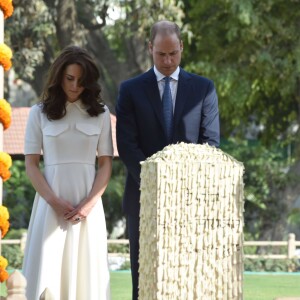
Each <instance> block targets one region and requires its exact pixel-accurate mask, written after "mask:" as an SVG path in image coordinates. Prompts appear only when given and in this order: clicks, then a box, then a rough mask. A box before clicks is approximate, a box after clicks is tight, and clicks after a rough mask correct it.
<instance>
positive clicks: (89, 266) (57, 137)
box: [23, 100, 113, 300]
mask: <svg viewBox="0 0 300 300" xmlns="http://www.w3.org/2000/svg"><path fill="white" fill-rule="evenodd" d="M66 110H67V114H66V116H64V117H63V118H62V119H60V120H55V121H49V120H48V119H47V116H46V115H45V114H43V113H42V112H41V106H40V105H34V106H33V107H32V108H31V110H30V114H29V118H28V122H27V128H26V134H25V155H26V154H40V153H41V151H42V153H43V156H44V170H43V172H44V176H45V178H46V180H47V182H48V184H49V185H50V186H51V188H52V189H53V191H54V192H55V193H56V195H57V196H59V197H61V198H63V199H66V200H68V201H70V202H71V203H72V204H73V205H74V206H75V205H77V204H78V203H79V202H80V201H81V200H83V199H85V197H86V196H87V195H88V194H89V192H90V190H91V188H92V185H93V182H94V178H95V175H96V169H95V160H96V155H97V156H104V155H105V156H107V155H108V156H112V155H113V147H112V136H111V123H110V113H109V110H108V108H107V107H105V112H104V113H101V114H99V116H97V117H90V116H89V115H88V113H87V112H86V110H85V108H84V105H83V103H82V102H81V101H80V100H78V101H76V102H74V103H69V102H68V103H67V105H66ZM23 274H24V276H25V277H26V279H27V299H28V300H38V299H39V297H40V295H41V293H42V292H43V291H44V290H45V288H49V289H50V291H51V293H52V294H53V296H54V299H55V300H100V299H101V300H102V299H110V288H109V269H108V261H107V236H106V224H105V217H104V211H103V205H102V201H101V199H99V201H98V202H97V204H96V205H95V206H94V208H93V210H92V211H91V213H90V214H89V215H88V217H87V218H86V219H85V220H83V221H81V222H79V223H77V224H75V225H73V224H72V223H71V222H68V221H65V220H64V219H63V217H59V216H57V214H56V213H55V212H54V210H53V209H52V208H51V206H50V205H49V204H48V203H47V202H46V201H45V200H44V199H43V198H41V197H40V196H39V195H38V194H36V197H35V199H34V204H33V208H32V214H31V219H30V224H29V228H28V237H27V243H26V249H25V257H24V262H23Z"/></svg>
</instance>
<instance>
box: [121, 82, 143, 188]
mask: <svg viewBox="0 0 300 300" xmlns="http://www.w3.org/2000/svg"><path fill="white" fill-rule="evenodd" d="M130 92H131V91H130V89H129V88H128V87H127V86H126V84H125V83H123V84H121V86H120V90H119V96H118V101H117V106H116V116H117V125H116V136H117V147H118V153H119V156H120V158H121V160H122V161H123V162H124V164H125V165H126V167H127V170H128V172H129V174H130V175H131V176H132V177H133V178H134V180H135V181H136V182H137V184H140V172H141V165H140V162H141V161H144V160H145V159H146V156H145V155H144V154H143V152H142V150H141V149H140V147H139V142H138V135H139V131H140V130H141V128H138V126H137V120H136V117H135V114H136V111H135V107H134V104H133V99H132V96H131V94H130ZM141 134H142V133H141Z"/></svg>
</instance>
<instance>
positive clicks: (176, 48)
mask: <svg viewBox="0 0 300 300" xmlns="http://www.w3.org/2000/svg"><path fill="white" fill-rule="evenodd" d="M182 49H183V44H182V41H180V40H179V39H178V37H177V35H176V34H175V33H174V34H171V35H161V34H157V35H156V36H155V39H154V41H153V44H152V43H151V42H150V43H149V52H150V54H151V55H152V58H153V63H154V65H155V66H156V68H157V70H158V71H159V72H160V73H162V74H163V75H165V76H170V75H171V74H172V73H173V72H174V71H175V70H176V68H177V67H178V66H179V64H180V61H181V52H182Z"/></svg>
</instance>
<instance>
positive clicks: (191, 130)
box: [116, 68, 220, 215]
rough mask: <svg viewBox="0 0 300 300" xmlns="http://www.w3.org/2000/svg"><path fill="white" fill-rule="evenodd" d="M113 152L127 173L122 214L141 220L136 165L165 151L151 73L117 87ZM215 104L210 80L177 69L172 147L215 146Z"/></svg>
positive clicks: (217, 132)
mask: <svg viewBox="0 0 300 300" xmlns="http://www.w3.org/2000/svg"><path fill="white" fill-rule="evenodd" d="M116 115H117V127H116V131H117V146H118V152H119V156H120V158H121V160H122V161H123V162H124V164H125V165H126V168H127V171H128V173H127V178H126V185H125V192H124V198H123V210H124V212H125V213H126V214H131V215H135V214H139V209H140V203H139V198H140V191H139V184H140V171H141V166H140V162H141V161H144V160H145V159H146V158H147V157H149V156H151V155H152V154H154V153H156V152H157V151H160V150H162V149H163V148H164V147H165V146H167V138H166V135H165V128H164V122H163V111H162V101H161V98H160V95H159V89H158V84H157V79H156V76H155V73H154V71H153V68H152V69H150V70H149V71H148V72H146V73H144V74H142V75H140V76H138V77H135V78H132V79H129V80H127V81H124V82H123V83H122V84H121V85H120V89H119V97H118V102H117V106H116ZM219 140H220V134H219V110H218V98H217V94H216V90H215V87H214V84H213V82H212V81H211V80H209V79H207V78H204V77H201V76H198V75H195V74H192V73H188V72H186V71H184V70H183V69H180V73H179V79H178V87H177V96H176V103H175V111H174V131H173V143H177V142H186V143H195V144H197V143H200V144H203V143H208V144H209V145H213V146H219Z"/></svg>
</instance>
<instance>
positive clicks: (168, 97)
mask: <svg viewBox="0 0 300 300" xmlns="http://www.w3.org/2000/svg"><path fill="white" fill-rule="evenodd" d="M164 81H165V87H164V92H163V96H162V105H163V113H164V120H165V127H166V134H167V138H168V143H171V142H172V135H173V103H172V94H171V89H170V77H165V78H164Z"/></svg>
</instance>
